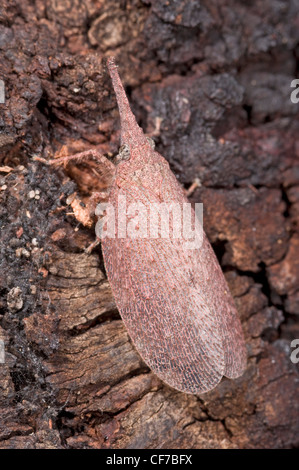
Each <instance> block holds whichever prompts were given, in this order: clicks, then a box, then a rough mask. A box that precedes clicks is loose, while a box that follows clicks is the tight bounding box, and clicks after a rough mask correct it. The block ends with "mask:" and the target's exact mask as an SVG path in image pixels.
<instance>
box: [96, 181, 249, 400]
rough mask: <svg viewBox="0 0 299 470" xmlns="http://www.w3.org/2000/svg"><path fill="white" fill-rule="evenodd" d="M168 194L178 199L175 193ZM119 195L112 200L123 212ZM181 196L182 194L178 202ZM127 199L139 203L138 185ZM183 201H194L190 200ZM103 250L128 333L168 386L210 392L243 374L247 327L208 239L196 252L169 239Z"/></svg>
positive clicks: (111, 243) (119, 242) (107, 243)
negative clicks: (118, 204) (241, 319)
mask: <svg viewBox="0 0 299 470" xmlns="http://www.w3.org/2000/svg"><path fill="white" fill-rule="evenodd" d="M175 184H177V183H176V181H175ZM138 191H139V192H138V199H140V198H141V199H142V198H143V196H142V194H145V198H144V201H143V202H145V203H146V200H147V191H144V192H142V191H141V190H140V188H138ZM167 191H168V197H169V198H170V200H171V199H172V194H171V187H170V188H167ZM117 193H118V191H117V190H115V192H114V194H112V197H111V202H112V203H113V205H114V206H115V207H117V201H116V198H117ZM178 194H180V192H179V191H178V190H177V188H176V187H174V194H173V199H175V198H176V199H178ZM127 196H128V198H127V200H128V203H129V202H130V200H136V198H134V188H132V186H131V188H130V189H129V191H128V192H127ZM180 197H181V196H180ZM164 199H165V198H164ZM180 202H182V203H183V202H187V200H186V199H185V198H184V197H183V196H182V197H181V199H180ZM102 248H103V255H104V260H105V266H106V271H107V275H108V279H109V282H110V285H111V288H112V291H113V294H114V297H115V301H116V304H117V306H118V309H119V311H120V314H121V316H122V319H123V321H124V323H125V325H126V328H127V329H128V332H129V334H130V336H131V338H132V340H133V342H134V344H135V346H136V348H137V349H138V351H139V353H140V355H141V356H142V358H143V359H144V361H145V362H146V363H147V364H148V366H149V367H150V368H151V369H152V370H153V371H154V372H155V373H156V374H157V375H158V376H159V377H160V378H161V379H162V380H163V381H164V382H166V383H168V384H169V385H170V386H173V387H174V388H176V389H178V390H181V391H183V392H187V393H203V392H206V391H208V390H211V389H212V388H214V387H215V386H216V385H217V384H218V383H219V381H220V380H221V378H222V376H223V375H226V376H228V377H231V378H233V377H237V376H239V375H241V374H242V373H243V371H244V368H245V366H246V351H245V346H244V340H243V334H242V330H241V324H240V321H239V318H238V314H237V312H236V309H235V307H234V303H233V299H232V297H231V294H230V292H229V289H228V286H227V284H226V281H225V278H224V276H223V273H222V271H221V268H220V266H219V263H218V261H217V258H216V256H215V254H214V252H213V249H212V247H211V245H210V243H209V241H208V240H207V238H206V236H205V235H204V239H203V244H202V246H201V248H199V249H195V250H194V249H191V250H188V249H186V248H185V245H184V243H183V242H182V240H176V239H163V238H157V239H149V238H147V239H143V238H141V239H138V238H137V239H119V238H115V239H109V238H107V239H104V240H103V241H102Z"/></svg>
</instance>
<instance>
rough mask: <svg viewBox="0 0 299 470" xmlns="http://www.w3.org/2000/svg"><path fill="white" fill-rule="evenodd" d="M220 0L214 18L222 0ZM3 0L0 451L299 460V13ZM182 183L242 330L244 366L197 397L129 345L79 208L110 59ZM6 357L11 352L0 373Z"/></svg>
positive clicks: (108, 148) (103, 180)
mask: <svg viewBox="0 0 299 470" xmlns="http://www.w3.org/2000/svg"><path fill="white" fill-rule="evenodd" d="M220 3H221V5H220ZM220 3H219V2H218V1H217V0H209V1H206V0H203V1H202V2H191V1H189V0H174V1H170V2H169V1H167V2H166V1H161V0H143V1H141V0H129V1H122V0H119V1H111V0H109V1H105V2H103V1H101V0H96V1H94V0H84V1H78V0H68V1H65V0H46V1H41V0H35V1H29V0H24V1H23V2H19V1H17V0H9V1H8V0H2V1H1V4H0V60H1V70H0V79H1V80H3V82H4V85H5V103H4V104H0V203H1V205H0V252H1V257H0V295H1V297H0V340H1V341H2V343H1V344H3V343H4V349H5V361H4V362H3V363H1V364H0V448H244V447H249V448H257V447H263V448H265V447H270V448H277V447H279V448H290V447H296V446H298V444H299V442H298V431H299V426H298V423H299V403H298V379H299V376H298V364H294V363H293V362H292V361H291V359H290V356H291V353H292V348H291V341H292V340H293V339H295V338H299V326H298V315H299V263H298V259H299V224H298V219H299V145H298V135H299V119H298V116H299V114H298V106H299V105H298V104H294V103H292V101H291V100H290V94H291V91H292V88H291V87H290V85H291V81H292V80H293V79H294V78H296V74H298V60H299V50H298V39H299V37H298V30H299V12H298V5H296V3H297V2H296V0H290V1H280V2H273V1H270V0H267V1H265V0H263V1H262V0H255V1H254V2H240V1H237V0H234V1H233V0H225V2H220ZM111 54H113V55H116V57H117V62H118V63H119V68H120V74H121V76H122V78H123V82H124V83H125V84H126V86H127V92H128V94H129V97H130V101H131V103H132V108H133V110H134V112H135V114H136V116H137V118H138V121H139V123H140V124H141V125H142V127H143V129H144V130H145V132H147V133H148V134H149V135H151V136H152V137H153V138H154V139H155V141H156V145H157V149H158V151H159V152H160V153H161V154H162V155H163V156H165V158H167V159H168V161H169V162H170V165H171V168H172V170H173V171H174V173H175V174H176V175H177V177H178V179H179V181H180V182H181V183H182V185H184V186H185V187H188V186H190V184H191V183H192V181H193V179H194V177H199V178H200V180H201V184H202V185H201V187H200V188H199V189H197V190H196V191H195V193H194V194H193V196H192V199H191V200H192V201H193V202H196V201H202V202H203V203H204V225H205V229H206V232H207V234H208V237H209V239H210V241H211V243H212V245H213V247H214V249H215V251H216V254H217V256H218V258H219V261H220V263H221V265H222V268H223V270H224V272H225V275H226V278H227V281H228V283H229V285H230V288H231V291H232V293H233V296H234V298H235V301H236V304H237V308H238V311H239V313H240V316H241V320H242V324H243V328H244V331H245V336H246V342H247V346H248V355H249V360H248V368H247V371H246V373H245V374H244V375H243V377H241V378H240V379H238V380H235V381H231V380H228V379H223V381H222V382H221V384H220V385H219V386H218V387H217V388H216V389H215V390H213V391H212V392H210V393H207V394H204V395H201V396H191V395H185V394H183V393H179V392H176V391H174V390H172V389H170V388H168V387H167V386H166V385H164V384H163V383H161V382H160V381H159V380H158V379H157V378H156V377H155V376H154V374H153V373H152V372H150V371H149V369H148V368H147V367H146V365H145V364H144V363H143V362H142V360H141V359H140V357H139V355H138V353H137V352H136V350H135V349H134V347H133V346H132V344H131V342H130V339H129V337H128V334H127V332H126V330H125V328H124V326H123V323H122V321H121V319H120V317H119V314H118V312H117V309H116V307H115V304H114V301H113V297H112V295H111V290H110V287H109V284H108V282H107V280H106V276H105V271H104V266H103V261H102V257H101V250H100V248H98V249H96V250H95V251H94V252H93V254H92V255H90V256H88V255H86V254H84V252H83V249H84V247H85V246H87V245H88V244H89V243H90V242H92V241H93V238H94V231H93V229H92V228H90V229H87V228H84V227H83V226H82V225H81V224H78V220H77V219H76V218H75V217H74V215H73V214H72V212H73V209H74V204H73V209H72V208H71V207H70V206H69V205H68V203H69V202H70V198H69V196H70V195H72V194H73V193H74V192H77V194H78V195H80V198H82V200H83V201H84V200H85V201H86V200H88V197H89V196H90V193H91V191H92V190H94V189H97V190H103V189H104V188H105V187H106V186H107V184H108V183H107V182H108V180H109V175H107V174H106V173H105V171H103V169H101V168H99V167H98V165H96V164H95V163H94V162H91V163H90V164H87V163H80V164H77V165H69V166H68V168H67V169H66V170H63V169H58V170H57V169H55V168H52V167H49V166H47V165H45V164H44V163H43V162H41V161H38V160H37V158H44V159H49V158H53V157H54V156H56V155H65V154H66V155H67V154H71V153H74V152H76V151H81V150H85V149H89V148H96V149H98V150H99V151H100V152H101V153H103V154H104V153H106V154H110V155H111V156H112V155H114V154H115V153H116V152H117V149H118V143H119V116H118V112H117V108H116V102H115V96H114V94H113V92H112V89H111V83H110V79H109V77H108V74H107V71H106V70H105V67H104V65H103V64H104V61H103V58H104V57H105V56H108V55H111ZM1 354H2V356H3V351H2V353H0V358H1V357H2V356H1Z"/></svg>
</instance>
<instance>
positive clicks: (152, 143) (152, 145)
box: [146, 137, 156, 150]
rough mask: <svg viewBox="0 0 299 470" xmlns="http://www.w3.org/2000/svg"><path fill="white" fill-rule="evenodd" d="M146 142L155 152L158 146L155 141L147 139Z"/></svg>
mask: <svg viewBox="0 0 299 470" xmlns="http://www.w3.org/2000/svg"><path fill="white" fill-rule="evenodd" d="M146 140H147V141H148V143H149V144H150V146H151V147H152V149H153V150H155V146H156V143H155V141H154V140H153V139H151V138H150V137H147V138H146Z"/></svg>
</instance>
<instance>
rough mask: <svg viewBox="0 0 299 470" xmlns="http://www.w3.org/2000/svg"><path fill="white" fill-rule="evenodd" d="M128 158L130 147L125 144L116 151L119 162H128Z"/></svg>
mask: <svg viewBox="0 0 299 470" xmlns="http://www.w3.org/2000/svg"><path fill="white" fill-rule="evenodd" d="M130 156H131V155H130V147H129V146H128V145H127V144H124V145H122V146H121V147H120V148H119V151H118V158H119V160H120V161H123V160H129V158H130Z"/></svg>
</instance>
